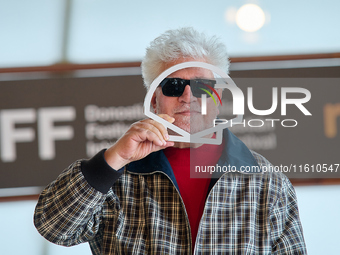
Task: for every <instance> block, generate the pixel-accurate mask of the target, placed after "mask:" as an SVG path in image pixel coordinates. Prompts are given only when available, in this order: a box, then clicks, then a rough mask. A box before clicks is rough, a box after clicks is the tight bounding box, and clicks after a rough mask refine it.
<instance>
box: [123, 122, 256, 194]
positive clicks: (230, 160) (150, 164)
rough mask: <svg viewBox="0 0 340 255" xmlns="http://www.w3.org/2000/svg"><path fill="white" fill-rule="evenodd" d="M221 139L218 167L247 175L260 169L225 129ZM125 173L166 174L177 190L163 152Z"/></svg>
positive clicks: (248, 151) (216, 173)
mask: <svg viewBox="0 0 340 255" xmlns="http://www.w3.org/2000/svg"><path fill="white" fill-rule="evenodd" d="M223 139H225V144H226V146H225V148H224V150H223V152H222V156H221V157H220V159H219V160H218V163H217V164H218V165H219V166H230V167H233V169H236V170H237V172H240V173H247V174H249V173H258V172H259V170H260V169H261V168H260V167H259V165H258V163H257V161H256V159H255V158H254V156H253V154H252V153H251V152H250V150H249V149H248V148H247V146H246V145H245V144H244V143H243V142H242V141H241V140H240V139H239V138H237V137H236V136H235V135H234V134H233V133H232V132H230V131H229V130H228V129H225V130H224V131H223ZM253 166H255V167H256V166H257V169H258V171H254V167H253ZM245 169H247V170H245ZM127 171H128V172H131V173H135V174H152V173H155V172H162V173H164V174H166V175H167V176H168V177H169V178H170V179H171V180H172V182H173V183H174V184H175V186H176V187H177V188H178V186H177V182H176V178H175V176H174V173H173V171H172V168H171V166H170V163H169V161H168V159H167V158H166V156H165V154H164V152H163V150H161V151H156V152H153V153H151V154H149V155H148V156H147V157H145V158H143V159H141V160H138V161H134V162H131V163H130V164H129V165H128V166H127ZM224 173H225V172H222V171H221V172H215V173H214V174H213V175H212V178H219V177H220V176H222V175H223V174H224Z"/></svg>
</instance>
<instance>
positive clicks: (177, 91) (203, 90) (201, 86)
mask: <svg viewBox="0 0 340 255" xmlns="http://www.w3.org/2000/svg"><path fill="white" fill-rule="evenodd" d="M215 84H216V81H215V80H208V79H192V80H184V79H181V78H165V79H164V80H163V81H162V82H161V83H160V84H159V86H161V87H162V92H163V95H164V96H167V97H180V96H181V95H183V92H184V90H185V87H186V86H187V85H189V86H190V88H191V92H192V95H193V96H194V97H197V98H198V97H201V95H202V94H207V95H209V93H210V94H212V93H213V91H215V90H214V87H215ZM207 91H208V92H209V93H207Z"/></svg>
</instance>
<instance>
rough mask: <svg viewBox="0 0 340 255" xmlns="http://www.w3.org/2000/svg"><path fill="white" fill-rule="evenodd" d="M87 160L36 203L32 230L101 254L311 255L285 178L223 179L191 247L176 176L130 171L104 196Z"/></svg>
mask: <svg viewBox="0 0 340 255" xmlns="http://www.w3.org/2000/svg"><path fill="white" fill-rule="evenodd" d="M230 139H233V138H230ZM233 144H234V145H233V146H236V145H235V143H234V142H233ZM237 146H239V145H237ZM247 153H248V154H247V155H248V157H249V155H250V157H252V159H251V160H253V161H254V162H255V161H257V163H258V165H259V166H269V165H270V163H269V162H268V161H267V160H266V159H265V158H263V157H262V156H261V155H259V154H257V153H255V152H251V153H250V151H249V150H248V151H247ZM231 154H232V153H230V155H231ZM148 157H149V156H148ZM163 157H164V158H163V159H162V162H155V160H154V158H152V160H151V161H150V162H152V163H150V164H149V167H150V168H151V165H152V166H153V167H154V168H156V169H158V167H159V166H162V165H166V164H168V165H169V163H168V162H165V161H166V157H165V156H164V154H163ZM230 157H231V156H230ZM155 158H159V156H157V155H156V156H155ZM243 159H244V157H243ZM229 160H230V161H231V159H229ZM82 162H83V161H81V160H80V161H76V162H75V163H74V164H72V165H71V166H70V167H68V168H67V169H66V170H64V171H63V172H62V173H61V175H60V176H59V177H58V178H57V180H55V181H54V182H52V183H51V184H50V185H48V186H47V187H46V188H45V190H44V191H43V192H42V194H41V195H40V198H39V201H38V204H37V206H36V211H35V215H34V223H35V226H36V228H37V229H38V231H39V232H40V234H41V235H42V236H44V237H45V238H46V239H47V240H49V241H51V242H53V243H55V244H59V245H64V246H72V245H76V244H79V243H83V242H89V244H90V247H91V250H92V253H93V254H96V255H99V254H105V255H106V254H136V255H140V254H155V255H158V254H186V255H190V254H235V255H236V254H254V255H255V254H256V255H258V254H307V252H306V247H305V243H304V238H303V234H302V227H301V224H300V219H299V213H298V206H297V199H296V195H295V191H294V188H293V186H292V185H291V183H290V181H289V180H288V178H287V177H286V176H285V175H283V174H281V173H248V174H247V173H240V172H234V173H231V172H229V173H223V174H221V176H219V178H218V179H217V181H216V180H215V181H216V182H215V184H214V185H213V186H212V188H211V189H210V191H209V193H208V195H207V198H206V202H205V208H204V212H203V215H202V218H201V221H200V224H199V229H198V234H197V238H196V242H195V247H191V246H192V242H191V231H190V224H189V221H188V217H187V214H186V210H185V205H184V204H183V201H182V199H181V196H180V193H179V192H178V190H177V188H176V180H174V177H173V176H171V175H169V174H167V172H165V171H162V170H154V171H146V170H145V168H147V167H148V166H145V168H144V169H142V170H141V171H140V172H138V171H137V172H136V171H129V167H127V168H125V170H124V173H123V174H122V175H121V176H120V177H119V178H118V180H117V181H116V182H115V183H114V185H113V186H112V187H111V188H110V190H109V191H108V193H106V194H103V193H102V192H100V191H98V190H97V189H95V188H94V187H92V186H91V185H90V184H89V182H88V181H87V180H86V178H85V177H84V175H83V173H82V171H81V170H82V169H81V167H82ZM242 162H244V161H242Z"/></svg>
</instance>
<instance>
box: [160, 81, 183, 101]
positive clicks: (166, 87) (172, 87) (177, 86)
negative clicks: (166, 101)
mask: <svg viewBox="0 0 340 255" xmlns="http://www.w3.org/2000/svg"><path fill="white" fill-rule="evenodd" d="M183 81H184V80H182V79H176V78H165V79H164V80H163V81H162V82H161V86H162V92H163V95H164V96H167V97H180V96H181V95H182V94H183V92H184V89H185V82H183Z"/></svg>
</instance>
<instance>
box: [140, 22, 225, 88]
mask: <svg viewBox="0 0 340 255" xmlns="http://www.w3.org/2000/svg"><path fill="white" fill-rule="evenodd" d="M180 58H192V59H197V60H199V59H204V60H205V61H206V62H208V63H209V64H212V65H215V66H217V67H219V68H220V69H222V70H223V71H224V72H226V73H227V74H228V71H229V70H228V69H229V58H228V55H227V50H226V47H225V45H224V44H223V43H221V42H220V41H219V39H218V38H217V37H216V36H213V37H210V38H209V37H207V36H206V35H205V34H204V33H199V32H197V31H196V30H194V29H193V28H192V27H185V28H180V29H175V30H168V31H166V32H165V33H164V34H162V35H160V36H159V37H157V38H156V39H155V40H153V41H152V42H151V43H150V46H149V47H148V48H146V54H145V57H144V59H143V61H142V65H141V67H142V76H143V80H144V86H145V87H146V88H147V89H149V87H150V85H151V83H152V82H153V80H154V79H156V78H157V76H158V75H160V74H161V72H162V71H164V66H165V64H166V63H171V62H174V61H176V60H178V59H180Z"/></svg>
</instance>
